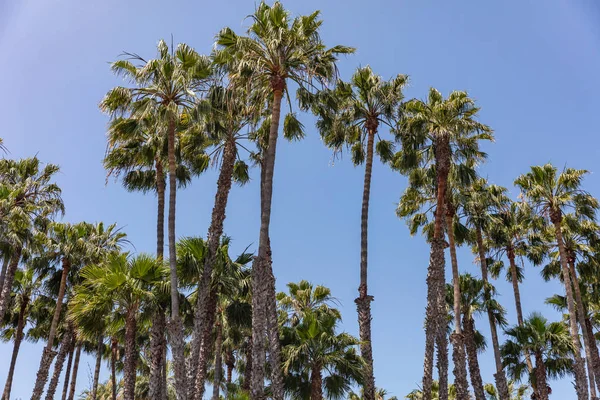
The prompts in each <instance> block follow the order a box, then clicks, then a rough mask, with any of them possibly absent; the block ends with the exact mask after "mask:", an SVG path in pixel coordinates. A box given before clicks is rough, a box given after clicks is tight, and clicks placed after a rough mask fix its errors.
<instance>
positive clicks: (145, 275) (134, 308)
mask: <svg viewBox="0 0 600 400" xmlns="http://www.w3.org/2000/svg"><path fill="white" fill-rule="evenodd" d="M167 276H168V274H167V270H166V269H165V268H164V267H163V266H162V265H161V262H160V261H158V260H157V259H156V258H154V257H151V256H148V255H144V254H142V255H138V256H136V257H130V256H129V255H128V254H126V253H121V254H117V253H113V254H110V255H109V256H108V257H107V259H106V261H105V262H103V263H101V264H98V265H89V266H87V267H85V268H84V269H83V270H82V271H81V278H82V284H81V285H80V286H79V287H78V289H77V291H76V294H75V296H74V298H73V300H72V305H71V313H72V314H74V315H81V314H85V313H89V312H94V313H95V312H98V311H99V310H106V311H109V310H115V311H113V312H119V313H122V314H123V315H124V318H125V366H124V380H125V385H124V392H123V398H124V400H133V399H134V393H135V378H136V367H137V358H138V351H137V349H136V347H137V344H136V335H137V325H138V322H139V314H140V313H141V312H143V310H144V308H145V307H148V306H149V305H150V304H151V303H152V302H153V301H154V299H155V298H156V296H157V295H156V293H157V292H160V291H162V292H166V291H167V290H168V289H167V288H168V286H167V285H168V279H167ZM102 314H104V313H102ZM102 314H100V315H102Z"/></svg>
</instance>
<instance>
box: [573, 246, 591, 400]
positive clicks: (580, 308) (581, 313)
mask: <svg viewBox="0 0 600 400" xmlns="http://www.w3.org/2000/svg"><path fill="white" fill-rule="evenodd" d="M568 264H569V272H570V274H571V280H572V283H573V288H574V289H575V300H576V305H577V318H578V320H579V325H580V326H581V332H582V336H583V346H584V349H585V357H586V361H587V368H588V376H589V379H590V380H589V383H590V397H591V400H598V395H597V394H596V379H595V376H596V374H595V370H594V362H593V360H592V344H591V343H590V339H589V337H588V335H587V334H586V323H585V320H586V318H587V314H586V312H585V309H584V305H583V298H582V297H581V290H580V288H579V279H577V271H576V270H575V259H574V257H569V262H568Z"/></svg>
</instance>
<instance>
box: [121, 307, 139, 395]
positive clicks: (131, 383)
mask: <svg viewBox="0 0 600 400" xmlns="http://www.w3.org/2000/svg"><path fill="white" fill-rule="evenodd" d="M136 329H137V320H136V310H135V309H130V310H128V311H127V315H126V316H125V363H124V364H125V365H124V368H123V380H124V381H125V386H124V391H123V399H124V400H134V396H135V373H136V367H137V356H138V353H137V349H136V343H135V336H136Z"/></svg>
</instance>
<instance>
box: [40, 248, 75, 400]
mask: <svg viewBox="0 0 600 400" xmlns="http://www.w3.org/2000/svg"><path fill="white" fill-rule="evenodd" d="M70 270H71V263H70V262H69V260H68V259H67V258H63V259H62V276H61V278H60V287H59V289H58V297H57V298H56V308H55V309H54V316H53V317H52V323H51V325H50V332H49V333H48V343H47V344H46V347H45V348H44V351H43V353H42V359H41V361H40V367H39V369H38V372H37V376H36V379H35V385H34V387H33V394H32V395H31V400H39V399H40V398H41V397H42V393H43V392H44V386H46V382H47V381H48V371H49V370H50V365H51V364H52V360H53V359H54V357H55V356H56V352H55V351H54V350H52V347H53V346H54V338H55V336H56V329H57V327H58V321H59V320H60V313H61V311H62V305H63V300H64V297H65V291H66V288H67V278H68V276H69V271H70Z"/></svg>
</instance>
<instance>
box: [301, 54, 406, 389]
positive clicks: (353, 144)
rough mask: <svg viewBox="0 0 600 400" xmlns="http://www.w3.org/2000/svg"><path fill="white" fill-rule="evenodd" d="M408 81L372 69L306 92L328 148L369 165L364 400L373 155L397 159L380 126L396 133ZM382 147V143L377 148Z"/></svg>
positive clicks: (363, 262) (360, 302) (362, 310)
mask: <svg viewBox="0 0 600 400" xmlns="http://www.w3.org/2000/svg"><path fill="white" fill-rule="evenodd" d="M407 82H408V77H407V76H406V75H397V76H396V77H394V78H392V79H390V80H389V81H385V80H383V79H382V78H381V76H379V75H377V74H375V73H374V72H373V70H372V69H371V67H369V66H367V67H361V68H358V69H357V70H356V72H355V73H354V75H352V79H351V80H350V82H349V83H345V82H341V81H340V82H338V84H337V86H336V88H335V89H333V90H326V91H322V92H321V93H318V94H316V95H311V94H310V92H308V91H307V90H304V91H301V96H300V97H301V98H302V97H304V103H305V104H304V106H305V108H311V109H312V110H313V112H314V113H315V114H316V115H317V116H318V121H317V127H318V128H319V130H320V133H321V136H322V137H323V139H324V142H325V144H326V145H327V146H328V147H330V148H332V149H333V150H334V151H335V152H339V151H341V150H342V148H343V147H344V146H348V147H350V148H351V153H352V161H353V162H354V164H355V165H360V164H363V163H364V164H365V175H364V187H363V194H362V211H361V241H360V243H361V245H360V285H359V288H358V293H359V295H358V297H357V298H356V300H355V302H356V305H357V309H358V322H359V331H360V339H361V355H362V357H363V359H364V360H365V362H366V363H367V368H366V369H365V374H366V375H365V379H364V383H365V398H366V399H373V398H374V396H375V377H374V374H373V349H372V344H371V320H372V317H371V301H373V296H371V295H369V294H368V286H367V283H368V281H367V273H368V221H369V200H370V195H371V177H372V170H373V156H374V154H375V153H377V154H378V155H379V157H380V159H381V161H383V162H385V163H387V162H390V161H391V160H392V158H393V154H394V146H393V143H392V141H390V140H383V139H381V137H380V134H381V133H382V132H381V126H386V125H387V127H388V128H389V129H390V130H391V129H393V128H394V127H395V125H396V124H397V121H398V117H399V116H398V110H399V108H400V107H399V106H400V104H401V102H402V100H403V99H404V95H403V93H402V89H403V88H404V86H405V85H406V84H407ZM375 142H377V143H375Z"/></svg>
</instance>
